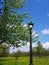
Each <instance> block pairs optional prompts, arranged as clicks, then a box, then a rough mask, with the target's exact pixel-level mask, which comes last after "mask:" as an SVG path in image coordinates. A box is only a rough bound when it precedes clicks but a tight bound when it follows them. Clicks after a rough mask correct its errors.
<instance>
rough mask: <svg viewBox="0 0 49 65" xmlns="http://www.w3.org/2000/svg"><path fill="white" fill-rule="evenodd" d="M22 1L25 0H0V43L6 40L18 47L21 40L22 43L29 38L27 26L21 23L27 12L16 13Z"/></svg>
mask: <svg viewBox="0 0 49 65" xmlns="http://www.w3.org/2000/svg"><path fill="white" fill-rule="evenodd" d="M24 3H25V0H3V1H1V2H0V4H1V5H2V6H1V7H0V12H1V14H0V44H1V43H4V42H6V43H7V44H10V45H12V46H16V47H19V46H20V45H19V44H20V43H21V41H22V42H23V43H24V42H27V41H28V40H29V36H28V28H25V27H24V26H23V25H22V22H23V20H24V18H28V15H27V13H23V14H18V13H17V10H19V8H21V7H23V5H24ZM14 10H16V11H14ZM21 45H24V44H21Z"/></svg>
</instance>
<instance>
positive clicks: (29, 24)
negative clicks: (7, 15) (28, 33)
mask: <svg viewBox="0 0 49 65" xmlns="http://www.w3.org/2000/svg"><path fill="white" fill-rule="evenodd" d="M33 25H34V24H33V23H32V21H30V23H28V26H29V28H31V29H32V27H33Z"/></svg>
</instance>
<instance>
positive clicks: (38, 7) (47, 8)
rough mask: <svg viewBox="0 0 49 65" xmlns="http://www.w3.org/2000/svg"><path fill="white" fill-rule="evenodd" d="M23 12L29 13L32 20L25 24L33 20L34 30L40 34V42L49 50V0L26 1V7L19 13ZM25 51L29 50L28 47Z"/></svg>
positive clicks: (26, 21)
mask: <svg viewBox="0 0 49 65" xmlns="http://www.w3.org/2000/svg"><path fill="white" fill-rule="evenodd" d="M22 12H29V16H31V19H29V20H25V21H24V23H25V24H27V23H28V22H29V21H30V20H32V22H33V23H34V27H33V30H34V31H36V32H38V34H39V37H40V38H39V40H40V41H41V42H42V43H43V46H44V47H46V48H47V47H48V48H49V0H26V5H25V6H24V7H23V8H21V9H20V10H19V13H22ZM28 46H29V44H28ZM23 49H28V48H27V45H26V47H24V48H23ZM21 50H22V49H21Z"/></svg>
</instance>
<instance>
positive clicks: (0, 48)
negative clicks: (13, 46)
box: [0, 44, 9, 57]
mask: <svg viewBox="0 0 49 65" xmlns="http://www.w3.org/2000/svg"><path fill="white" fill-rule="evenodd" d="M8 55H9V48H8V46H6V44H0V57H6V56H8Z"/></svg>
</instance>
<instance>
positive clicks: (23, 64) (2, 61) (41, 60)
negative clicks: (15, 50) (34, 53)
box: [0, 57, 49, 65]
mask: <svg viewBox="0 0 49 65" xmlns="http://www.w3.org/2000/svg"><path fill="white" fill-rule="evenodd" d="M33 63H34V65H49V57H34V58H33ZM0 65H29V57H19V58H18V60H17V61H16V59H15V58H14V57H0Z"/></svg>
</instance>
